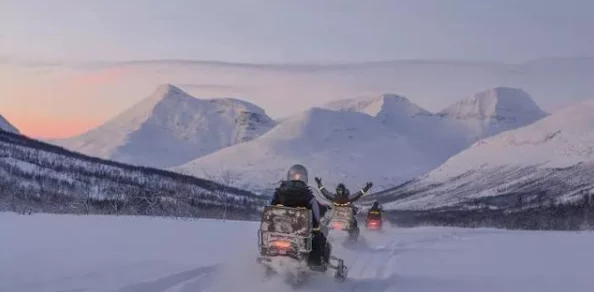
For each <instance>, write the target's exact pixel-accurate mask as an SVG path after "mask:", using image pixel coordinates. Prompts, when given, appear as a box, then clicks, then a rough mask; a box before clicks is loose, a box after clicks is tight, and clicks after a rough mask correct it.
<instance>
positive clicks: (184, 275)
mask: <svg viewBox="0 0 594 292" xmlns="http://www.w3.org/2000/svg"><path fill="white" fill-rule="evenodd" d="M216 270H217V267H216V266H207V267H199V268H195V269H191V270H188V271H184V272H180V273H176V274H172V275H169V276H165V277H163V278H160V279H157V280H153V281H147V282H142V283H138V284H133V285H130V286H127V287H124V288H122V289H119V290H118V291H117V292H163V291H167V290H168V289H170V288H172V287H175V286H178V285H180V284H182V283H184V282H187V281H190V280H196V279H197V278H198V280H196V281H199V280H200V278H203V277H204V276H208V275H209V274H213V273H215V272H216ZM182 291H183V290H182Z"/></svg>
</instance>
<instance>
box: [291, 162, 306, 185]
mask: <svg viewBox="0 0 594 292" xmlns="http://www.w3.org/2000/svg"><path fill="white" fill-rule="evenodd" d="M287 180H288V181H294V180H298V181H302V182H304V183H305V184H307V169H306V168H305V166H303V165H301V164H295V165H293V166H291V168H289V170H288V171H287Z"/></svg>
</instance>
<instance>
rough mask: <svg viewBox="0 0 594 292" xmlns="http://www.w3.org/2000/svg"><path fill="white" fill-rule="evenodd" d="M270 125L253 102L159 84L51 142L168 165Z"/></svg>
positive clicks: (129, 160)
mask: <svg viewBox="0 0 594 292" xmlns="http://www.w3.org/2000/svg"><path fill="white" fill-rule="evenodd" d="M274 125H275V122H274V121H273V120H272V119H271V118H270V117H268V116H267V115H266V113H265V111H264V110H263V109H262V108H260V107H258V106H256V105H254V104H251V103H248V102H245V101H241V100H237V99H231V98H218V99H197V98H195V97H192V96H190V95H188V94H187V93H186V92H184V91H182V90H180V89H179V88H177V87H175V86H173V85H163V86H160V87H159V88H158V89H157V90H156V91H155V92H154V94H153V95H152V96H150V97H149V98H147V99H145V100H143V101H141V102H140V103H138V104H136V105H135V106H133V107H132V108H130V109H128V110H127V111H125V112H124V113H122V114H120V115H119V116H117V117H116V118H114V119H113V120H111V121H109V122H107V123H105V124H104V125H102V126H100V127H98V128H96V129H93V130H91V131H89V132H87V133H84V134H82V135H80V136H76V137H73V138H69V139H66V140H58V141H52V142H53V143H56V144H59V145H61V146H64V147H66V148H69V149H72V150H74V151H78V152H82V153H85V154H88V155H92V156H96V157H100V158H105V159H113V160H116V161H120V162H124V163H131V164H135V165H143V166H151V167H171V166H176V165H180V164H183V163H186V162H188V161H190V160H192V159H195V158H197V157H200V156H203V155H206V154H209V153H212V152H215V151H217V150H219V149H221V148H224V147H228V146H231V145H235V144H238V143H243V142H246V141H250V140H252V139H254V138H256V137H258V136H260V135H262V134H263V133H265V132H267V131H268V130H269V129H271V128H272V127H273V126H274Z"/></svg>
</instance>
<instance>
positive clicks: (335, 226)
mask: <svg viewBox="0 0 594 292" xmlns="http://www.w3.org/2000/svg"><path fill="white" fill-rule="evenodd" d="M332 227H334V229H342V227H344V224H343V223H342V222H334V224H332Z"/></svg>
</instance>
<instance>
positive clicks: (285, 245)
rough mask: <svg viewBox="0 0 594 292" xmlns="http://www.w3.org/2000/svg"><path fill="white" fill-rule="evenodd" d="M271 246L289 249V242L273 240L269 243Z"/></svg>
mask: <svg viewBox="0 0 594 292" xmlns="http://www.w3.org/2000/svg"><path fill="white" fill-rule="evenodd" d="M271 244H272V246H274V247H276V248H280V249H290V248H291V242H290V241H286V240H275V241H273V242H271Z"/></svg>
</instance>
